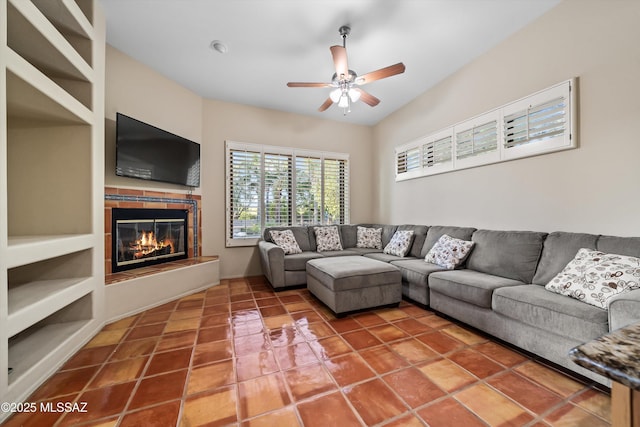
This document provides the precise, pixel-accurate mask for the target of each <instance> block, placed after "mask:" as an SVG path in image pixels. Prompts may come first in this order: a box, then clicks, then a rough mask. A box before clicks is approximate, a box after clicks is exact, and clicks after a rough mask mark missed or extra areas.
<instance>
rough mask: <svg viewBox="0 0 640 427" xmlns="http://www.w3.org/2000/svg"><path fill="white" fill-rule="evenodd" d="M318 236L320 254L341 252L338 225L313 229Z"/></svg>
mask: <svg viewBox="0 0 640 427" xmlns="http://www.w3.org/2000/svg"><path fill="white" fill-rule="evenodd" d="M313 233H314V234H315V236H316V250H317V251H318V252H327V251H341V250H342V243H341V242H340V233H338V226H337V225H327V226H324V227H313Z"/></svg>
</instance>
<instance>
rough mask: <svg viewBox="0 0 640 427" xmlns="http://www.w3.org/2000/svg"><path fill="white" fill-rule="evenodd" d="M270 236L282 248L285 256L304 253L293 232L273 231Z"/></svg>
mask: <svg viewBox="0 0 640 427" xmlns="http://www.w3.org/2000/svg"><path fill="white" fill-rule="evenodd" d="M270 234H271V239H273V243H275V244H276V245H278V246H280V247H281V248H282V250H283V251H284V253H285V255H289V254H299V253H301V252H302V249H300V246H298V242H296V238H295V237H294V236H293V232H292V231H291V230H271V232H270Z"/></svg>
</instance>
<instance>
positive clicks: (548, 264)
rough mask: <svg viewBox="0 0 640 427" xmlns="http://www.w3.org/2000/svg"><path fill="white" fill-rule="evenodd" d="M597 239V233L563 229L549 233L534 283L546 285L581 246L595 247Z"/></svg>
mask: <svg viewBox="0 0 640 427" xmlns="http://www.w3.org/2000/svg"><path fill="white" fill-rule="evenodd" d="M597 241H598V235H597V234H584V233H565V232H562V231H555V232H553V233H551V234H549V235H548V236H547V238H546V239H545V241H544V246H543V248H542V255H541V256H540V262H539V263H538V268H537V269H536V274H535V276H533V282H532V283H534V284H536V285H543V286H544V285H546V284H547V283H549V281H550V280H551V279H553V278H554V277H556V275H557V274H558V273H560V272H561V271H562V270H563V269H564V268H565V267H566V266H567V264H569V262H571V260H572V259H573V258H574V257H575V256H576V254H577V253H578V250H579V249H580V248H589V249H595V248H596V242H597Z"/></svg>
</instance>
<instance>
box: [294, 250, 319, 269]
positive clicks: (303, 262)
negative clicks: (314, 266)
mask: <svg viewBox="0 0 640 427" xmlns="http://www.w3.org/2000/svg"><path fill="white" fill-rule="evenodd" d="M316 258H323V256H322V255H321V254H320V253H318V252H310V251H306V252H302V253H301V254H291V255H285V256H284V269H285V271H287V270H289V271H304V270H305V269H306V268H307V261H309V260H311V259H316Z"/></svg>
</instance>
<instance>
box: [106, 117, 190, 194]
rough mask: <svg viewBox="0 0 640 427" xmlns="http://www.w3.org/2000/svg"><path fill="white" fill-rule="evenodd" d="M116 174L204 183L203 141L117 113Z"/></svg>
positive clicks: (176, 182) (186, 182) (154, 179)
mask: <svg viewBox="0 0 640 427" xmlns="http://www.w3.org/2000/svg"><path fill="white" fill-rule="evenodd" d="M116 175H119V176H127V177H132V178H140V179H148V180H152V181H162V182H170V183H173V184H181V185H187V186H189V187H199V186H200V144H198V143H196V142H193V141H190V140H188V139H185V138H182V137H180V136H177V135H174V134H172V133H170V132H167V131H164V130H162V129H158V128H157V127H155V126H151V125H149V124H146V123H143V122H141V121H139V120H136V119H134V118H131V117H129V116H125V115H124V114H121V113H117V115H116Z"/></svg>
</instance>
